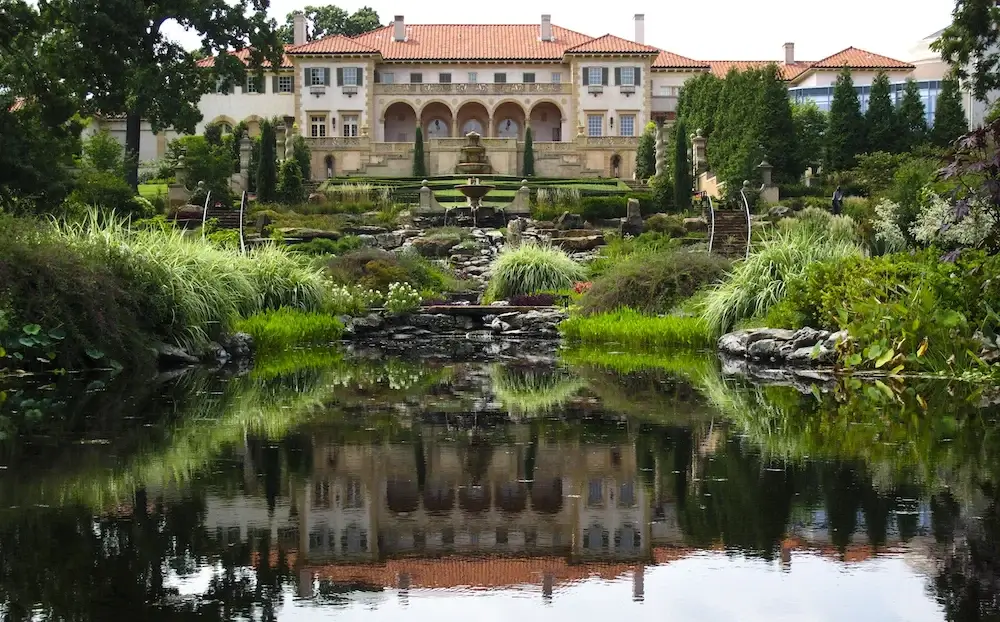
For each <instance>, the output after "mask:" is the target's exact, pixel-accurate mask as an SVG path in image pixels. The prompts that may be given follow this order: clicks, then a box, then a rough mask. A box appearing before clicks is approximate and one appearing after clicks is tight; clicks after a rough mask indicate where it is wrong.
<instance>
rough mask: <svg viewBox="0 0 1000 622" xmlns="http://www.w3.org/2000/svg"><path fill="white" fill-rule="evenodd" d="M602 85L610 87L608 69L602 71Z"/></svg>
mask: <svg viewBox="0 0 1000 622" xmlns="http://www.w3.org/2000/svg"><path fill="white" fill-rule="evenodd" d="M601 84H603V85H604V86H607V85H608V68H607V67H603V68H602V69H601Z"/></svg>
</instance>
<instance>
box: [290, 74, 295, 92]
mask: <svg viewBox="0 0 1000 622" xmlns="http://www.w3.org/2000/svg"><path fill="white" fill-rule="evenodd" d="M291 78H292V92H293V93H294V92H295V74H294V73H293V74H292V75H291Z"/></svg>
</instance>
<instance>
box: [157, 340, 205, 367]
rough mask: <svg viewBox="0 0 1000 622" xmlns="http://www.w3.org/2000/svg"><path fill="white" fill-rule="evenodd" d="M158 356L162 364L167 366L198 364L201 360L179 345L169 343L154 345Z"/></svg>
mask: <svg viewBox="0 0 1000 622" xmlns="http://www.w3.org/2000/svg"><path fill="white" fill-rule="evenodd" d="M154 349H155V350H156V358H157V359H158V360H159V361H160V364H162V365H165V366H173V365H197V364H198V363H200V362H201V361H200V360H198V357H196V356H192V355H191V354H189V353H187V352H185V351H184V350H182V349H181V348H178V347H177V346H174V345H171V344H169V343H158V344H156V345H155V346H154Z"/></svg>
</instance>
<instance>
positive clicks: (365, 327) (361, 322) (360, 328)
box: [344, 313, 385, 335]
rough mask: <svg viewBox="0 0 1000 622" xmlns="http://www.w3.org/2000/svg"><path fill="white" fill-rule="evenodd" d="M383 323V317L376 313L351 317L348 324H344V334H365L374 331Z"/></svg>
mask: <svg viewBox="0 0 1000 622" xmlns="http://www.w3.org/2000/svg"><path fill="white" fill-rule="evenodd" d="M384 325H385V319H384V318H383V317H382V316H381V315H379V314H378V313H369V314H368V315H365V316H362V317H355V318H351V321H350V323H349V324H347V325H345V326H344V334H347V335H365V334H368V333H371V332H374V331H376V330H378V329H380V328H382V326H384Z"/></svg>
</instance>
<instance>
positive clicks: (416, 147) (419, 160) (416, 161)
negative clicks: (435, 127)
mask: <svg viewBox="0 0 1000 622" xmlns="http://www.w3.org/2000/svg"><path fill="white" fill-rule="evenodd" d="M413 176H414V177H421V178H423V177H427V163H426V162H424V131H423V130H422V129H420V126H417V133H416V138H415V139H414V141H413Z"/></svg>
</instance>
